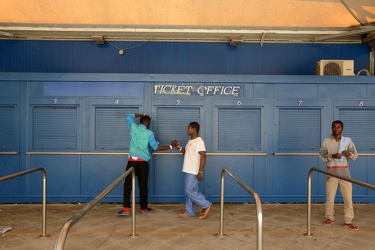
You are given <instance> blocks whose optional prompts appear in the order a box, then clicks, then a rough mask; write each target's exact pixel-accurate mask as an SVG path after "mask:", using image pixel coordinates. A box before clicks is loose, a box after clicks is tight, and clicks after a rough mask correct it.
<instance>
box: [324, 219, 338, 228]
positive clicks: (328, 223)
mask: <svg viewBox="0 0 375 250" xmlns="http://www.w3.org/2000/svg"><path fill="white" fill-rule="evenodd" d="M334 223H335V222H334V221H333V220H331V219H327V220H326V221H324V222H323V225H324V226H327V227H329V226H332V225H333V224H334Z"/></svg>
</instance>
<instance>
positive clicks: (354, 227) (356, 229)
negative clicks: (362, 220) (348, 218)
mask: <svg viewBox="0 0 375 250" xmlns="http://www.w3.org/2000/svg"><path fill="white" fill-rule="evenodd" d="M344 227H346V228H348V229H350V230H354V231H358V230H359V228H358V227H357V226H354V224H352V223H349V224H344Z"/></svg>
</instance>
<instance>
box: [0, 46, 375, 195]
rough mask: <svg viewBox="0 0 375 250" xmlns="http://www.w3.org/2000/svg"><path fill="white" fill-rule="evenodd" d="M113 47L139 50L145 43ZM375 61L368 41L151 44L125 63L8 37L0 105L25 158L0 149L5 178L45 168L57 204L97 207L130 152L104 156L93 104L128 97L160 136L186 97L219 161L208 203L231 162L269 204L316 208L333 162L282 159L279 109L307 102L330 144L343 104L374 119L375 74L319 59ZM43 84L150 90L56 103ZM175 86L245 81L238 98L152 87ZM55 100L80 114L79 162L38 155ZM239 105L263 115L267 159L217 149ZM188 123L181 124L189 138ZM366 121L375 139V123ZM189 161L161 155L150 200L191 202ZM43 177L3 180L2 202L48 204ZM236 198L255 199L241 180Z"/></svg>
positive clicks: (209, 169)
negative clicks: (327, 65)
mask: <svg viewBox="0 0 375 250" xmlns="http://www.w3.org/2000/svg"><path fill="white" fill-rule="evenodd" d="M114 44H115V45H116V46H118V47H120V48H131V47H134V46H136V45H137V44H140V43H136V42H114ZM369 53H370V47H369V46H368V45H367V44H351V45H332V44H264V46H263V47H260V46H259V45H258V44H241V45H240V46H238V47H230V46H229V45H228V44H227V43H153V42H149V43H145V44H143V45H141V46H139V47H137V48H134V49H129V50H125V54H124V55H119V54H118V51H117V49H115V48H113V47H111V46H110V45H108V44H104V45H99V46H98V45H94V44H93V43H92V42H70V41H8V40H3V41H0V72H3V73H0V106H7V105H11V106H14V107H15V109H16V114H15V119H16V122H15V124H14V131H15V134H14V138H15V140H16V145H15V151H16V152H17V154H6V150H2V151H3V152H0V176H4V175H7V174H11V173H14V172H18V171H22V170H25V169H29V168H32V167H36V166H43V167H44V168H46V170H47V178H48V183H47V186H48V201H50V202H81V201H88V200H90V199H91V198H92V197H94V196H95V195H96V194H98V193H99V192H100V191H101V190H102V189H103V188H105V187H106V186H107V185H109V184H110V183H111V182H112V181H113V180H115V179H116V177H117V176H119V175H120V174H121V173H123V171H124V169H125V166H126V158H127V154H126V151H125V152H124V151H119V150H107V151H105V152H99V151H98V150H95V148H94V146H93V145H94V144H93V143H94V140H95V138H94V137H93V131H94V125H93V124H94V122H95V115H94V113H93V107H94V106H95V105H99V104H100V105H104V106H105V105H107V106H108V105H109V106H110V105H113V101H114V100H115V99H119V100H120V103H122V105H125V106H129V107H132V108H136V109H138V110H140V111H141V112H145V113H148V114H151V116H153V117H154V121H153V123H154V125H153V126H154V127H153V129H154V131H155V133H156V135H158V133H160V128H159V127H158V126H157V119H158V118H157V112H158V109H159V108H160V107H175V105H176V100H182V101H183V103H184V102H185V103H186V104H184V105H185V106H184V105H182V107H193V108H197V109H199V112H200V122H201V125H202V132H201V135H202V137H203V138H204V139H205V141H206V144H207V150H208V153H209V157H208V161H207V166H206V170H205V181H204V182H203V183H202V184H201V188H202V190H203V192H204V193H205V194H206V195H207V196H208V198H209V199H210V200H212V201H219V192H220V171H221V168H222V167H223V166H226V167H228V168H229V169H230V170H231V171H233V172H234V173H235V174H236V175H238V176H239V177H240V178H242V179H243V181H244V182H245V183H246V184H248V185H249V186H251V187H253V188H254V189H255V190H256V191H257V192H258V193H259V194H260V196H261V199H262V201H268V202H306V192H307V180H306V178H307V172H308V170H309V169H310V168H311V167H314V166H319V167H321V168H325V166H324V163H323V162H322V161H321V160H320V159H319V158H318V157H317V155H316V153H317V151H316V150H315V151H313V150H312V152H309V153H307V154H303V152H302V155H301V154H299V155H298V154H297V155H290V154H289V155H288V154H285V155H283V154H278V153H280V149H279V148H278V145H279V128H278V126H279V125H280V124H279V113H278V111H279V109H280V107H281V108H283V107H286V108H290V107H292V108H294V106H293V105H295V104H296V103H298V101H300V100H302V101H303V104H304V105H305V104H306V103H307V106H306V107H305V108H312V109H319V111H320V112H321V126H320V128H319V129H320V132H319V133H320V136H319V140H320V141H321V140H323V138H324V137H327V136H329V134H330V124H331V122H332V120H334V119H338V118H339V117H340V109H342V107H346V108H347V107H353V108H358V105H357V104H358V103H359V102H361V101H364V102H365V103H366V108H367V105H368V109H369V110H370V111H372V110H373V107H374V106H375V105H374V103H373V101H374V97H375V87H374V86H375V85H374V83H375V79H374V77H363V76H361V77H319V76H314V75H315V63H316V61H318V60H320V59H351V60H354V61H355V73H357V72H358V71H359V70H361V69H364V68H366V69H368V68H369ZM104 73H105V74H104ZM298 75H299V76H298ZM45 82H55V83H58V84H61V85H63V88H65V87H66V88H68V86H70V83H69V82H72V83H73V84H76V82H102V83H104V82H106V83H108V82H109V83H110V84H111V83H112V84H113V86H112V87H114V85H116V86H117V83H118V82H122V83H123V84H125V85H126V86H130V84H134V83H140V84H142V85H143V86H144V89H143V90H142V91H143V92H142V95H141V96H138V97H137V96H129V95H127V94H123V93H119V94H118V95H115V94H113V93H112V94H108V95H107V94H106V95H104V94H103V95H99V96H97V95H90V94H87V93H85V94H80V95H78V96H64V95H58V94H56V95H46V92H45V89H44V87H45ZM165 83H178V84H184V83H192V84H203V85H207V84H222V85H233V84H242V85H241V86H242V87H243V89H244V92H243V95H242V96H240V97H238V98H236V97H222V96H221V97H220V96H204V97H199V96H193V97H191V96H185V97H181V96H175V95H169V96H157V95H155V94H154V85H155V84H165ZM77 93H78V92H77ZM54 98H56V99H58V101H59V103H58V104H59V105H60V104H61V105H64V104H68V105H76V106H77V107H79V112H78V123H77V127H78V133H79V141H78V144H77V145H78V146H77V149H75V153H74V154H71V153H66V154H65V153H64V152H63V154H47V153H46V151H42V153H41V154H37V153H36V152H37V151H38V150H34V149H33V148H32V145H31V141H32V133H33V132H32V129H31V128H32V126H31V125H32V117H33V113H32V107H33V105H51V104H52V103H53V99H54ZM239 101H241V103H244V105H245V106H247V107H257V108H259V109H260V110H261V121H260V122H261V125H262V128H261V146H260V149H261V150H259V151H260V152H258V153H260V155H257V154H256V153H254V152H239V154H237V155H232V154H231V153H233V152H229V153H228V152H220V151H219V150H218V148H219V147H218V142H217V132H218V125H217V121H218V117H217V116H218V114H217V113H218V107H219V106H220V107H222V106H223V107H224V106H225V107H227V106H228V107H230V108H234V109H235V108H236V107H237V103H238V102H239ZM234 122H236V120H234ZM177 125H179V124H177ZM185 125H186V124H181V125H179V126H178V127H181V128H182V129H183V130H185V127H184V126H185ZM365 125H368V127H370V128H373V131H375V127H374V123H373V122H372V120H369V121H367V122H365ZM351 126H352V125H349V127H347V126H346V127H345V130H346V131H353V130H355V126H352V127H351ZM293 132H294V131H290V132H287V134H293ZM349 136H351V135H349ZM354 137H355V136H354ZM160 139H162V138H160ZM183 140H186V138H183ZM370 144H371V143H370ZM50 151H51V150H50ZM297 151H298V150H297ZM1 153H2V154H1ZM98 153H99V154H98ZM282 153H285V152H282ZM299 153H301V152H299ZM372 153H373V151H372V150H371V149H369V150H367V151H363V155H361V156H360V157H359V158H358V160H357V161H355V162H353V163H352V164H351V173H352V177H353V178H356V179H360V180H363V181H367V182H370V183H375V173H374V170H373V168H372V167H371V162H372V161H371V160H372V158H373V156H372ZM181 163H182V157H181V156H180V155H179V153H177V152H175V151H173V153H172V154H156V155H155V156H154V157H153V159H152V161H151V166H152V167H151V173H150V201H156V202H175V201H184V198H183V185H182V183H183V180H182V174H181ZM40 180H41V177H40V176H39V174H38V173H34V174H32V175H30V176H27V177H21V178H17V179H13V180H10V181H7V182H3V183H0V202H29V201H32V202H33V201H34V202H40V200H41V195H40V193H41V185H40ZM226 190H227V191H226V193H227V195H228V196H227V199H226V201H233V202H243V201H251V200H252V199H250V198H249V197H248V195H247V194H246V193H245V192H244V191H243V190H241V188H239V187H238V186H237V185H235V183H233V181H231V180H228V182H227V189H226ZM313 195H314V198H313V201H324V197H325V186H324V176H321V175H319V176H318V175H314V179H313ZM121 197H122V187H121V186H119V187H117V188H116V189H115V190H114V191H113V192H112V193H111V194H110V196H109V197H108V198H106V201H110V202H121V201H122V198H121ZM338 200H340V199H338ZM354 200H355V201H361V202H375V193H374V192H373V191H369V190H366V189H363V188H360V187H354Z"/></svg>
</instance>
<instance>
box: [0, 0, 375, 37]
mask: <svg viewBox="0 0 375 250" xmlns="http://www.w3.org/2000/svg"><path fill="white" fill-rule="evenodd" d="M0 9H1V15H0V39H46V40H92V39H93V36H94V37H98V36H99V37H103V39H105V40H108V41H110V40H112V41H115V40H118V41H207V42H210V41H226V42H228V41H231V40H232V41H234V42H238V43H241V42H251V43H254V42H256V43H261V44H263V43H267V42H273V43H275V42H276V43H282V42H286V43H288V42H289V43H291V42H296V43H299V42H309V43H311V42H331V43H361V42H363V39H366V36H367V35H370V34H372V33H373V32H375V26H374V24H375V0H206V1H201V0H158V1H155V0H140V1H134V0H132V1H130V0H106V1H103V0H101V1H99V0H79V1H77V0H64V1H55V0H28V1H20V0H0Z"/></svg>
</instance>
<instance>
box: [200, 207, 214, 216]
mask: <svg viewBox="0 0 375 250" xmlns="http://www.w3.org/2000/svg"><path fill="white" fill-rule="evenodd" d="M211 208H212V205H211V206H209V207H208V208H206V210H204V211H202V212H201V214H200V215H199V219H204V218H206V217H207V215H208V213H209V212H210V210H211Z"/></svg>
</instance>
